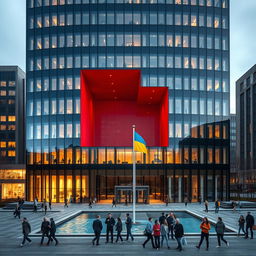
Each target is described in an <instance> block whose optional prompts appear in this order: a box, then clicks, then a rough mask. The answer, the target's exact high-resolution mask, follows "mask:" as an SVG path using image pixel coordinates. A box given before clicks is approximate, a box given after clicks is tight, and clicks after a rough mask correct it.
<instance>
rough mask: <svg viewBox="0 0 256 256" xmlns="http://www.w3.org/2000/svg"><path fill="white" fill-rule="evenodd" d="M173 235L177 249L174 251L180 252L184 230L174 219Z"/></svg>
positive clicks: (178, 221)
mask: <svg viewBox="0 0 256 256" xmlns="http://www.w3.org/2000/svg"><path fill="white" fill-rule="evenodd" d="M174 233H175V238H176V240H177V243H178V247H177V248H176V250H179V251H182V244H181V238H182V237H183V236H184V228H183V225H182V224H181V223H180V220H179V219H176V221H175V226H174Z"/></svg>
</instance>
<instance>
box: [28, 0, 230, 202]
mask: <svg viewBox="0 0 256 256" xmlns="http://www.w3.org/2000/svg"><path fill="white" fill-rule="evenodd" d="M26 34H27V63H26V65H27V90H26V97H27V115H26V131H27V141H26V142H27V198H28V199H29V200H33V198H34V197H38V198H39V200H42V199H44V198H45V199H46V200H49V199H51V200H52V201H53V202H63V201H64V199H65V198H70V197H72V198H73V199H74V201H76V202H81V201H82V200H84V199H88V198H90V197H97V198H98V199H99V200H109V199H111V198H113V196H114V195H115V191H117V190H118V200H119V201H122V200H123V201H124V200H125V198H127V195H128V194H129V193H130V192H129V191H130V184H131V183H132V175H131V173H132V172H131V170H132V165H131V163H132V149H131V148H130V147H103V148H101V147H98V148H82V147H80V104H83V102H80V70H81V69H140V70H141V73H142V75H141V82H142V86H145V87H151V86H159V87H161V86H167V87H168V88H169V147H162V148H154V147H150V148H149V150H148V154H147V155H145V156H143V155H141V156H140V158H139V160H138V161H139V163H138V164H139V165H138V167H137V184H138V186H143V187H144V188H145V187H147V188H148V191H145V190H144V189H142V190H138V196H137V197H138V201H140V200H141V201H143V202H144V201H145V195H147V197H148V198H146V199H147V201H150V200H151V201H153V200H162V201H163V200H165V199H166V198H167V197H168V198H169V199H170V200H171V201H175V202H178V201H183V200H184V199H185V198H188V199H190V200H191V201H198V200H199V199H201V200H204V199H208V200H215V199H216V198H220V199H228V198H229V185H228V184H229V121H225V120H228V119H229V95H230V94H229V1H228V0H158V1H157V0H152V1H151V0H136V1H126V0H109V1H105V0H98V1H97V0H36V1H34V0H29V1H27V33H26ZM142 135H143V134H142ZM193 138H195V140H194V139H193ZM221 142H222V143H223V144H221ZM120 187H121V188H122V189H121V191H120Z"/></svg>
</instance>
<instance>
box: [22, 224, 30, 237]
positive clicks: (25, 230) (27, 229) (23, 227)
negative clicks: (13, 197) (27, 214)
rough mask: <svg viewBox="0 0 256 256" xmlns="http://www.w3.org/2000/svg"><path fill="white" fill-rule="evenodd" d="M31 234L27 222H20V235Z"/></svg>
mask: <svg viewBox="0 0 256 256" xmlns="http://www.w3.org/2000/svg"><path fill="white" fill-rule="evenodd" d="M30 232H31V226H30V224H29V223H28V222H27V221H23V222H22V233H23V234H24V235H28V234H29V233H30Z"/></svg>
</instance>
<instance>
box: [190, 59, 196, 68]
mask: <svg viewBox="0 0 256 256" xmlns="http://www.w3.org/2000/svg"><path fill="white" fill-rule="evenodd" d="M191 68H192V69H197V57H196V56H194V57H191Z"/></svg>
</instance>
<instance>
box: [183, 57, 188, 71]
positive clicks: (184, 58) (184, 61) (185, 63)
mask: <svg viewBox="0 0 256 256" xmlns="http://www.w3.org/2000/svg"><path fill="white" fill-rule="evenodd" d="M183 67H184V68H189V57H188V56H184V57H183Z"/></svg>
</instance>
